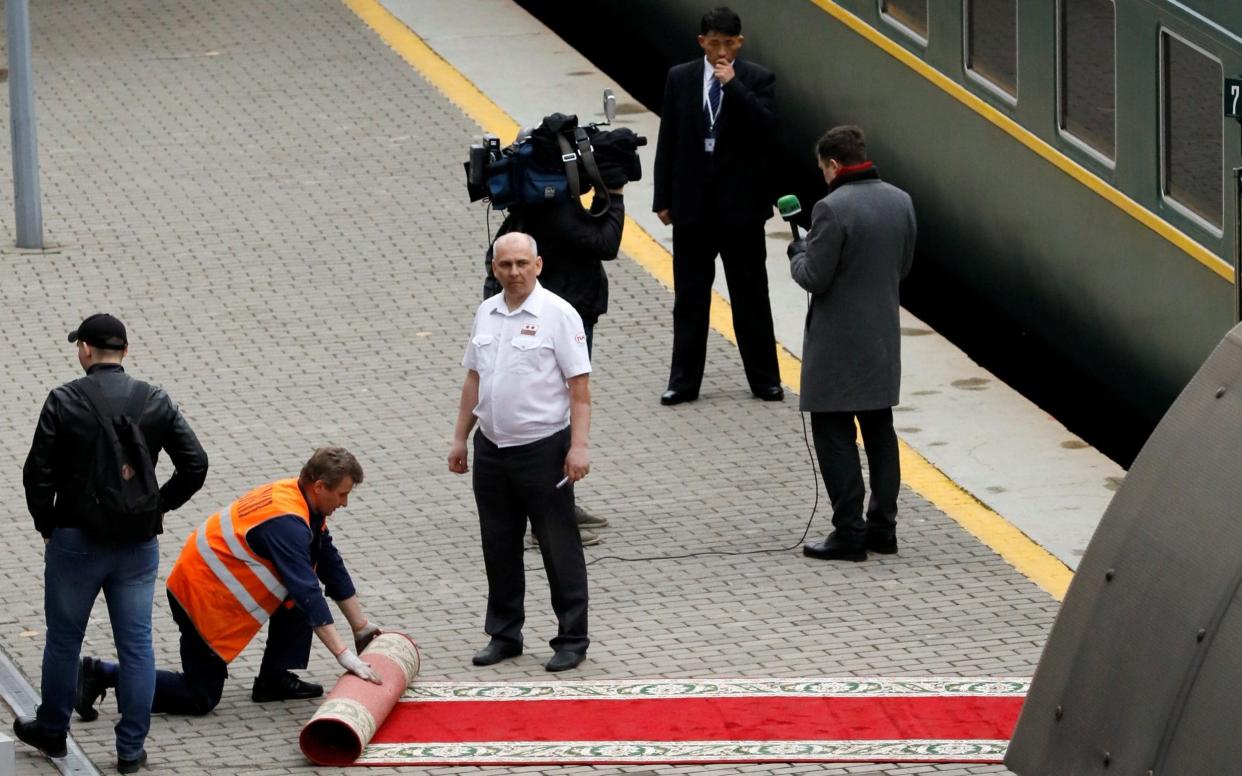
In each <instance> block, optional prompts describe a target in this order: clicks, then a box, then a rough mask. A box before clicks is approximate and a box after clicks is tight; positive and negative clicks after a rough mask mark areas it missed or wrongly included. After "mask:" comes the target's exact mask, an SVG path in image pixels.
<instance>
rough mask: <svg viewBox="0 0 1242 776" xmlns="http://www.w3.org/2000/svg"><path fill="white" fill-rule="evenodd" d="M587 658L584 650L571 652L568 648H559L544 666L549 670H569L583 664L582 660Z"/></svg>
mask: <svg viewBox="0 0 1242 776" xmlns="http://www.w3.org/2000/svg"><path fill="white" fill-rule="evenodd" d="M583 660H586V653H584V652H570V651H569V650H567V649H561V650H557V652H556V654H555V655H553V656H552V659H551V660H549V661H548V662H547V663H544V665H543V667H544V668H546V669H548V670H549V671H568V670H569V669H571V668H577V667H578V666H580V665H582V661H583Z"/></svg>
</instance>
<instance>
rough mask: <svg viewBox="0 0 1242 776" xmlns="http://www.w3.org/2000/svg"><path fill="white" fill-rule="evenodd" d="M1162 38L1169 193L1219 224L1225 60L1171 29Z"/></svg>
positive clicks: (1164, 151) (1165, 166)
mask: <svg viewBox="0 0 1242 776" xmlns="http://www.w3.org/2000/svg"><path fill="white" fill-rule="evenodd" d="M1160 37H1161V69H1162V77H1161V90H1162V92H1163V93H1162V94H1161V126H1162V132H1161V142H1162V145H1163V149H1162V161H1163V165H1162V167H1163V172H1164V182H1163V183H1164V193H1165V195H1166V196H1167V197H1168V198H1169V199H1171V200H1174V201H1175V202H1176V203H1177V204H1179V205H1182V206H1184V207H1185V208H1187V209H1188V210H1190V211H1191V212H1192V213H1194V214H1195V215H1198V216H1200V217H1202V218H1203V219H1204V220H1206V221H1207V222H1208V223H1209V224H1211V225H1212V226H1214V227H1216V228H1217V229H1219V228H1220V227H1221V224H1222V209H1223V203H1222V201H1221V169H1222V165H1223V164H1224V162H1223V158H1224V156H1223V150H1224V141H1223V138H1222V132H1221V122H1222V118H1221V109H1220V95H1221V94H1222V89H1223V88H1224V85H1223V79H1224V75H1223V72H1222V70H1221V65H1220V62H1219V61H1217V60H1216V59H1214V58H1212V57H1210V56H1209V55H1207V54H1206V53H1205V52H1203V51H1202V50H1200V49H1198V48H1196V47H1194V46H1192V45H1191V44H1189V43H1187V42H1185V41H1183V40H1181V39H1180V38H1177V37H1175V36H1173V35H1172V34H1170V33H1168V32H1165V33H1163V34H1162V35H1161V36H1160Z"/></svg>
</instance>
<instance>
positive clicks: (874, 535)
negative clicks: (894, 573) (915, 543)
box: [867, 531, 897, 555]
mask: <svg viewBox="0 0 1242 776" xmlns="http://www.w3.org/2000/svg"><path fill="white" fill-rule="evenodd" d="M867 549H868V550H871V551H872V552H875V553H878V554H880V555H895V554H896V553H897V533H896V532H893V533H889V532H887V531H882V532H881V531H876V532H868V533H867Z"/></svg>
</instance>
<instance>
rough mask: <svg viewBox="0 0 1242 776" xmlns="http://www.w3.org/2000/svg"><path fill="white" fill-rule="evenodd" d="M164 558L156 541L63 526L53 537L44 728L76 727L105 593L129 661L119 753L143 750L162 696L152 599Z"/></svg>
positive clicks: (47, 558)
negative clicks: (90, 634) (88, 644)
mask: <svg viewBox="0 0 1242 776" xmlns="http://www.w3.org/2000/svg"><path fill="white" fill-rule="evenodd" d="M159 562H160V546H159V542H158V541H157V540H155V539H150V540H148V541H145V542H136V543H130V544H120V545H112V544H105V543H101V542H97V541H95V540H94V539H92V538H90V537H89V536H87V535H86V534H85V533H83V532H82V531H81V530H80V529H78V528H57V529H56V531H55V532H54V533H53V534H52V541H51V542H50V543H49V544H48V545H47V548H46V550H45V553H44V570H43V586H44V592H43V608H44V614H45V616H46V618H47V644H46V645H45V646H44V648H43V684H42V694H43V702H42V703H41V704H40V705H39V710H38V713H37V714H36V718H37V719H38V721H39V726H40V727H42V728H43V729H44V730H46V731H48V732H51V733H60V732H65V731H68V730H69V715H70V714H71V713H72V712H73V701H74V693H75V691H76V689H77V676H78V656H79V653H80V652H81V649H82V638H83V637H84V636H85V635H86V622H87V619H88V618H89V617H90V613H91V608H92V607H93V606H94V605H95V599H96V598H97V597H98V596H99V592H100V591H101V590H102V591H103V594H104V600H105V601H107V603H108V619H109V620H111V621H112V638H113V639H114V640H115V641H116V651H117V656H118V657H119V658H120V665H121V670H120V676H119V677H118V683H117V690H116V701H117V707H118V708H119V709H120V711H121V721H120V722H118V723H117V724H116V753H117V756H118V757H122V758H125V759H133V758H135V757H138V756H139V755H140V754H141V753H142V745H143V741H144V740H145V739H146V737H147V730H148V729H149V728H150V727H151V697H152V695H154V693H155V651H154V650H153V649H152V647H151V604H152V597H153V596H154V594H155V572H156V570H157V568H158V566H159Z"/></svg>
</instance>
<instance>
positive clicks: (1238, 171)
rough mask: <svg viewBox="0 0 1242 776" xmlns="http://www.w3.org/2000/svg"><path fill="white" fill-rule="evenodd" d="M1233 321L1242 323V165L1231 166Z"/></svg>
mask: <svg viewBox="0 0 1242 776" xmlns="http://www.w3.org/2000/svg"><path fill="white" fill-rule="evenodd" d="M1233 216H1234V218H1233V322H1234V324H1237V323H1242V167H1234V168H1233Z"/></svg>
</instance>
